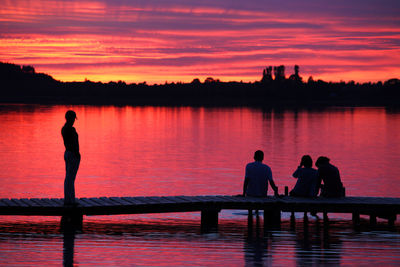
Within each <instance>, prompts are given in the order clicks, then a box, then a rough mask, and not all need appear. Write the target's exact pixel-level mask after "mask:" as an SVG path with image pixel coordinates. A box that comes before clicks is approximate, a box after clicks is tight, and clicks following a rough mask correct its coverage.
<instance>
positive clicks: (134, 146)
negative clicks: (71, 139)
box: [0, 105, 400, 266]
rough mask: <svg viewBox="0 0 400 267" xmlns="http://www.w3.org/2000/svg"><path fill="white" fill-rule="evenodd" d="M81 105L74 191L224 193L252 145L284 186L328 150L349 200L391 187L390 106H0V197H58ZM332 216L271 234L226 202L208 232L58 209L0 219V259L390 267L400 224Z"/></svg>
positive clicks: (394, 131) (196, 225)
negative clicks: (76, 219) (80, 219)
mask: <svg viewBox="0 0 400 267" xmlns="http://www.w3.org/2000/svg"><path fill="white" fill-rule="evenodd" d="M68 108H73V109H74V110H75V111H76V112H77V114H78V121H77V122H76V125H75V127H76V129H77V131H78V133H79V138H80V145H81V153H82V162H81V166H80V169H79V172H78V176H77V181H76V188H77V197H100V196H151V195H210V194H228V195H235V194H238V193H240V192H241V188H242V183H243V175H244V166H245V164H246V163H247V162H249V161H251V160H252V156H253V153H254V151H255V150H257V149H262V150H264V152H265V162H266V163H267V164H268V165H270V166H271V168H272V171H273V175H274V179H275V182H276V184H277V185H278V186H279V187H280V191H281V193H283V187H284V186H285V185H287V186H289V187H290V188H292V187H293V185H294V183H295V180H294V179H293V178H291V177H290V176H291V174H292V172H293V171H294V170H295V168H296V166H297V165H298V162H299V160H300V158H301V156H302V155H303V154H310V155H311V156H312V157H313V159H316V158H317V157H318V156H320V155H325V156H328V157H330V158H331V159H332V163H333V164H335V165H336V166H338V167H339V169H340V171H341V175H342V179H343V182H344V184H345V186H346V192H347V194H348V195H351V196H390V197H400V193H399V191H398V182H399V180H400V178H399V177H398V174H399V173H400V164H398V162H399V160H400V124H399V122H400V113H399V112H397V111H396V110H388V109H385V108H330V109H325V110H260V109H249V108H190V107H181V108H165V107H83V106H76V107H70V106H26V105H2V106H0V125H1V130H0V148H1V153H0V197H1V198H3V197H8V198H10V197H18V198H21V197H28V198H29V197H62V196H63V195H62V194H63V178H64V162H63V149H64V148H63V144H62V140H61V134H60V129H61V127H62V125H63V122H64V119H63V117H64V113H65V111H66V110H67V109H68ZM330 217H331V225H330V227H329V228H324V227H323V225H322V222H319V221H318V220H315V219H314V218H311V217H310V225H309V226H308V227H304V226H303V223H302V214H297V222H296V227H295V228H293V227H291V226H290V224H289V221H288V214H283V224H282V227H281V229H280V230H274V231H272V230H271V231H266V230H264V229H263V227H262V226H263V223H262V216H261V218H260V221H259V225H258V224H257V218H256V217H254V218H253V220H254V222H253V225H252V226H251V227H248V223H247V214H246V213H244V212H242V211H223V212H222V213H221V215H220V226H219V229H218V231H217V232H213V233H202V232H201V231H200V216H199V214H198V213H182V214H176V213H172V214H150V215H126V216H93V217H85V218H84V224H83V228H82V229H79V230H77V231H73V230H71V229H69V230H68V231H65V232H63V231H61V229H60V226H59V218H51V217H17V216H13V217H7V216H1V217H0V265H1V266H4V265H22V266H26V265H61V264H62V263H64V264H66V265H69V264H72V263H74V264H76V265H96V266H110V265H111V266H132V265H138V266H154V265H170V266H171V265H172V266H177V265H178V266H179V265H180V266H181V265H195V266H243V265H246V264H248V265H249V266H252V265H257V264H258V265H274V266H275V265H276V266H288V265H289V266H293V265H306V266H309V265H321V264H334V265H357V266H359V265H372V264H379V265H399V264H400V231H399V230H400V229H399V225H398V224H396V226H395V227H394V228H388V227H386V223H385V221H378V226H377V227H375V228H370V227H369V226H368V222H367V218H366V217H365V218H364V220H363V221H362V225H361V227H360V228H359V229H357V230H355V229H353V227H352V225H351V223H350V218H349V216H348V215H343V214H336V215H331V216H330Z"/></svg>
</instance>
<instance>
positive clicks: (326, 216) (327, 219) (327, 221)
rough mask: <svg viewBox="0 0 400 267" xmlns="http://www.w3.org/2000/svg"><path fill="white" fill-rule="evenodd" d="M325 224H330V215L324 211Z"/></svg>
mask: <svg viewBox="0 0 400 267" xmlns="http://www.w3.org/2000/svg"><path fill="white" fill-rule="evenodd" d="M323 214H324V226H328V225H329V217H328V212H326V211H324V212H323Z"/></svg>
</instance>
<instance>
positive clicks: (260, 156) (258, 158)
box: [254, 150, 264, 161]
mask: <svg viewBox="0 0 400 267" xmlns="http://www.w3.org/2000/svg"><path fill="white" fill-rule="evenodd" d="M263 159H264V152H262V151H261V150H257V151H256V152H254V160H255V161H263Z"/></svg>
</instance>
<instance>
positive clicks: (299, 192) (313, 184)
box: [290, 155, 318, 197]
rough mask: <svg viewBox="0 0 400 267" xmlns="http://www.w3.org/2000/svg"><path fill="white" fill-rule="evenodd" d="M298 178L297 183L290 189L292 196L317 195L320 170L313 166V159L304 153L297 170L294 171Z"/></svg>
mask: <svg viewBox="0 0 400 267" xmlns="http://www.w3.org/2000/svg"><path fill="white" fill-rule="evenodd" d="M293 177H294V178H297V182H296V185H295V186H294V188H293V190H292V191H290V195H291V196H299V197H315V196H317V194H318V171H317V170H316V169H313V168H312V159H311V157H310V156H309V155H304V156H303V157H302V158H301V162H300V165H299V167H298V168H297V170H296V171H295V172H294V173H293Z"/></svg>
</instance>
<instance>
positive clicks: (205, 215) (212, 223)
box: [201, 209, 219, 231]
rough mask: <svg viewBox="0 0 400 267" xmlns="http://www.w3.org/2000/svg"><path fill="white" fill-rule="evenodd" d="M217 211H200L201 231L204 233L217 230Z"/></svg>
mask: <svg viewBox="0 0 400 267" xmlns="http://www.w3.org/2000/svg"><path fill="white" fill-rule="evenodd" d="M218 213H219V210H217V209H204V210H202V211H201V229H202V230H204V231H208V230H214V229H217V228H218Z"/></svg>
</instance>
